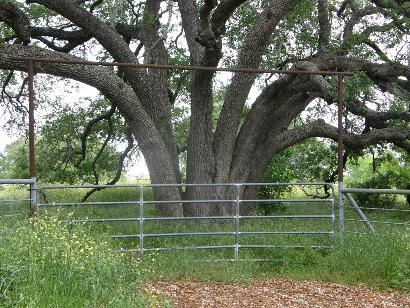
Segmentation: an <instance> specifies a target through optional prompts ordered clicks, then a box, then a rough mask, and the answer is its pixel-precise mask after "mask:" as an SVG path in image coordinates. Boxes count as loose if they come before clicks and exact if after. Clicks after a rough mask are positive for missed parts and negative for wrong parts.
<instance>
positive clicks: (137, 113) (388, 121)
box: [0, 0, 410, 215]
mask: <svg viewBox="0 0 410 308" xmlns="http://www.w3.org/2000/svg"><path fill="white" fill-rule="evenodd" d="M0 20H1V21H2V24H1V28H0V31H1V33H2V42H1V44H0V68H1V69H3V70H4V72H5V73H4V75H3V78H2V81H3V92H2V93H3V95H2V98H3V100H2V103H3V104H7V105H8V106H9V107H10V106H12V107H13V108H17V109H18V108H21V100H20V99H21V97H23V98H24V93H25V84H26V80H23V82H22V88H19V87H18V88H16V86H17V85H18V83H19V80H21V79H19V78H16V76H17V75H16V74H18V73H17V72H18V71H26V70H27V67H26V63H23V62H17V61H12V60H11V59H10V58H11V57H15V56H25V57H28V56H29V57H41V58H57V59H73V60H75V59H98V60H106V61H115V62H129V63H157V64H168V63H169V64H188V65H199V66H218V65H225V66H232V67H242V68H272V69H298V70H310V71H312V70H331V71H352V72H354V73H355V74H354V76H353V77H351V78H346V80H345V82H346V93H345V97H344V99H345V102H346V110H345V114H344V118H345V127H346V128H345V140H344V143H345V146H346V147H347V148H348V149H349V151H351V152H356V153H357V152H360V151H361V150H362V149H364V148H366V147H368V146H370V145H373V144H378V143H386V142H387V143H393V144H394V145H396V146H398V147H401V148H403V149H405V150H406V151H409V150H410V143H409V138H410V128H409V125H408V122H409V119H410V113H409V110H408V108H409V106H408V104H409V91H410V82H409V76H410V68H409V65H408V64H409V63H408V62H409V44H408V39H409V30H410V5H409V2H408V1H404V0H369V1H363V0H343V1H342V0H318V1H314V0H253V1H252V0H248V1H246V0H219V1H218V0H202V1H199V0H178V1H176V0H174V1H171V0H167V1H165V0H145V1H133V0H92V1H91V0H61V1H54V0H27V1H11V0H0ZM35 73H36V74H49V75H54V76H59V77H64V78H67V79H72V80H76V81H79V82H82V83H85V84H88V85H90V86H92V87H95V88H96V89H98V90H99V91H100V93H101V94H102V95H103V96H104V97H105V98H106V99H107V100H108V101H109V102H110V104H111V106H112V107H111V108H116V109H117V110H118V112H119V113H120V114H121V116H122V117H123V119H124V123H125V124H124V125H125V126H126V127H127V129H129V131H130V132H132V135H133V138H135V140H136V142H137V144H138V148H139V150H140V151H141V153H142V155H143V156H144V158H145V160H146V162H147V166H148V169H149V173H150V177H151V180H152V182H154V183H180V182H181V179H182V178H185V179H186V181H187V182H189V183H224V182H259V181H261V180H262V178H263V176H264V173H265V171H266V169H267V167H268V165H269V163H270V161H271V159H272V157H273V156H274V155H275V154H277V153H279V152H280V151H282V150H284V149H286V148H288V147H291V146H293V145H295V144H298V143H300V142H303V141H304V140H306V139H309V138H313V137H322V138H328V139H333V140H335V139H336V138H337V128H336V127H335V126H334V121H333V118H334V113H335V110H336V109H335V100H336V92H335V90H336V80H335V78H334V77H331V76H322V75H312V76H308V75H280V74H274V75H272V76H266V75H263V76H258V75H256V74H246V73H235V74H232V75H229V76H227V77H224V78H222V77H221V76H220V74H215V73H213V72H209V71H193V72H191V73H186V72H181V71H170V70H159V69H148V70H147V69H141V68H119V69H109V68H104V67H97V66H85V65H64V64H52V63H48V64H47V63H41V64H40V63H36V64H35ZM220 83H221V84H222V85H219V84H220ZM13 86H14V90H13V89H12V88H13ZM254 93H258V95H254ZM23 101H24V99H23ZM217 102H218V104H217ZM23 109H24V108H23ZM178 114H179V115H180V116H181V115H182V116H183V117H185V118H186V119H187V121H181V118H175V115H178ZM97 120H98V119H97ZM101 120H104V119H101ZM181 130H182V131H183V130H186V132H185V134H184V133H181ZM182 156H184V157H185V158H186V172H185V175H184V176H181V170H180V166H179V162H180V158H181V157H182ZM154 193H155V195H156V197H157V198H168V199H174V200H180V199H182V198H188V199H191V198H201V197H202V198H204V199H208V198H207V197H209V195H213V196H215V197H221V198H223V196H224V195H226V194H227V193H229V192H228V191H227V190H226V189H223V188H216V189H214V188H212V189H211V188H204V187H202V188H188V189H187V191H186V192H182V191H181V190H180V189H177V188H167V189H165V188H164V189H159V188H158V189H156V190H155V192H154ZM243 193H244V195H251V194H255V192H253V191H252V190H245V191H244V192H243ZM227 211H228V209H227V208H226V207H225V206H224V205H216V206H215V207H212V206H211V205H209V206H208V207H205V206H204V207H201V208H199V207H193V206H191V205H189V204H188V205H186V206H182V204H180V205H175V206H174V205H173V206H169V207H166V206H164V207H162V214H164V215H183V214H185V215H190V214H195V215H210V214H218V215H222V214H224V213H226V212H227Z"/></svg>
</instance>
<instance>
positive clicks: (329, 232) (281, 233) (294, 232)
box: [239, 231, 334, 235]
mask: <svg viewBox="0 0 410 308" xmlns="http://www.w3.org/2000/svg"><path fill="white" fill-rule="evenodd" d="M239 234H240V235H298V234H300V235H333V234H334V232H332V231H260V232H257V231H252V232H251V231H250V232H239Z"/></svg>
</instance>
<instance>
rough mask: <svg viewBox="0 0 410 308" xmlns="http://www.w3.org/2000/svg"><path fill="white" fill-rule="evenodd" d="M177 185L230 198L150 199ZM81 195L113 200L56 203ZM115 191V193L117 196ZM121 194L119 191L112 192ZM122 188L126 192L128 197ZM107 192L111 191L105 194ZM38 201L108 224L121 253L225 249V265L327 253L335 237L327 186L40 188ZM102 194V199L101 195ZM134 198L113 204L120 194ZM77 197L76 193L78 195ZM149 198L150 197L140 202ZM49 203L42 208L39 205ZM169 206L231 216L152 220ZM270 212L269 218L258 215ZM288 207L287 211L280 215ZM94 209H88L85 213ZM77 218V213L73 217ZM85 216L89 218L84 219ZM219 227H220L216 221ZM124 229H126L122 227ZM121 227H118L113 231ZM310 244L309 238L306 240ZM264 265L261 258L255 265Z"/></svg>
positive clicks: (332, 203) (80, 218)
mask: <svg viewBox="0 0 410 308" xmlns="http://www.w3.org/2000/svg"><path fill="white" fill-rule="evenodd" d="M324 186H326V187H327V188H328V190H329V191H330V192H331V197H329V198H324V199H315V198H312V197H306V196H304V195H303V194H299V196H298V197H297V198H292V199H285V198H266V199H249V198H243V197H242V192H243V191H244V190H245V189H247V188H251V187H253V188H259V187H270V188H271V189H273V190H274V189H286V188H290V187H292V188H295V187H299V188H300V187H303V188H306V187H308V188H309V187H317V188H319V187H324ZM159 187H161V188H163V187H178V188H180V189H182V190H186V189H187V188H193V187H196V188H197V187H208V188H225V189H226V190H227V191H229V192H230V193H228V194H226V196H227V198H224V199H208V200H153V197H152V188H159ZM87 189H99V190H104V191H105V194H106V197H105V198H104V199H105V200H106V199H107V196H109V197H112V199H113V201H103V202H102V201H98V200H96V201H94V200H91V201H87V202H79V201H73V200H69V198H68V199H64V200H63V198H61V193H58V192H57V191H60V192H65V194H66V195H67V196H73V195H75V194H74V193H67V191H73V190H77V191H78V190H82V191H85V190H87ZM115 190H117V192H115ZM118 190H121V192H118ZM127 190H129V191H131V192H129V191H128V192H126V191H127ZM109 191H110V192H109ZM40 192H41V193H40V194H39V195H40V196H42V199H43V200H42V202H41V203H39V204H38V206H39V210H40V213H41V210H42V209H44V208H48V209H58V208H59V209H61V208H64V209H69V211H71V213H74V214H72V215H73V217H72V218H71V220H70V221H66V222H71V223H93V224H100V225H101V224H105V225H106V224H110V225H111V226H112V227H111V229H110V232H112V233H114V234H112V235H111V237H112V238H113V239H116V240H123V241H128V243H126V244H125V245H124V246H122V250H125V251H128V252H137V253H140V254H141V255H144V253H145V252H158V251H170V250H172V251H194V250H195V251H197V250H202V251H204V250H208V251H209V250H212V251H218V250H219V251H224V253H222V254H220V255H223V258H224V259H225V260H232V261H239V260H251V259H252V260H254V258H248V257H249V255H252V254H251V253H247V251H250V250H268V251H269V250H272V249H282V250H283V249H295V248H296V249H297V248H305V247H310V248H313V249H332V248H333V247H334V242H335V234H336V209H335V198H334V191H333V186H332V185H331V184H327V183H263V184H261V183H246V184H180V185H179V184H169V185H165V184H163V185H159V184H158V185H155V184H147V185H115V186H112V185H111V186H104V185H97V186H95V185H88V186H44V187H41V189H40ZM100 193H103V192H101V191H100ZM132 193H134V195H133V196H132V198H131V199H130V198H128V199H127V200H122V201H119V199H121V198H123V197H124V195H130V194H131V195H132ZM78 195H81V194H80V193H78ZM146 195H149V196H146ZM45 200H47V202H45ZM175 204H183V205H186V204H189V205H191V206H204V205H205V204H206V205H209V204H224V205H225V206H228V205H229V206H230V207H231V208H230V213H231V214H230V215H224V216H205V217H203V216H201V217H197V216H190V217H158V216H157V215H156V213H155V209H154V207H156V208H157V209H158V207H161V206H165V205H175ZM249 205H251V206H252V208H253V211H252V212H250V213H248V214H246V215H242V214H241V212H242V208H243V207H247V206H249ZM266 206H269V207H271V208H272V209H273V212H272V213H261V212H259V213H258V211H257V210H255V208H256V209H257V208H258V207H259V208H264V207H266ZM284 208H286V210H283V209H284ZM91 209H92V210H91ZM76 213H77V214H78V215H76ZM84 216H88V218H86V219H84ZM222 222H223V223H222ZM127 223H128V227H125V225H126V224H127ZM118 226H122V228H120V227H118ZM306 238H309V240H308V241H307V240H305V239H306ZM261 260H262V259H261Z"/></svg>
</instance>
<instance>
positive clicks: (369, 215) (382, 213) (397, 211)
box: [339, 185, 410, 233]
mask: <svg viewBox="0 0 410 308" xmlns="http://www.w3.org/2000/svg"><path fill="white" fill-rule="evenodd" d="M339 191H340V195H339V196H340V197H339V214H340V215H339V218H340V231H341V233H344V232H356V233H361V232H363V231H364V230H363V229H358V228H354V227H352V226H351V225H352V224H355V226H356V227H357V225H362V226H365V227H366V229H367V231H370V232H372V233H376V232H378V231H380V229H382V228H380V226H384V227H385V228H383V229H386V227H387V228H389V230H393V227H394V228H395V227H405V228H409V227H410V208H409V207H407V206H406V205H405V202H402V205H401V206H399V207H397V206H396V207H394V206H393V205H394V204H391V205H392V206H391V207H385V206H376V205H370V206H369V205H367V206H360V204H358V202H356V201H355V200H354V198H353V196H352V194H372V195H375V194H376V195H410V190H406V189H364V188H345V187H343V185H342V186H341V187H339ZM343 197H345V200H346V201H347V207H346V205H345V204H344V202H343V200H342V198H343ZM349 210H350V212H349ZM352 212H353V213H352ZM348 223H350V225H349V226H348V228H346V226H345V224H348ZM376 226H377V227H376ZM345 229H347V230H345Z"/></svg>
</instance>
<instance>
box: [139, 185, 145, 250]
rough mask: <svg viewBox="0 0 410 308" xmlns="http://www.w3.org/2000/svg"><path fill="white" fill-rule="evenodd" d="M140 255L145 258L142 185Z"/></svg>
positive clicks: (141, 195) (141, 187)
mask: <svg viewBox="0 0 410 308" xmlns="http://www.w3.org/2000/svg"><path fill="white" fill-rule="evenodd" d="M139 204H140V255H141V257H143V256H144V186H143V185H140V203H139Z"/></svg>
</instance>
